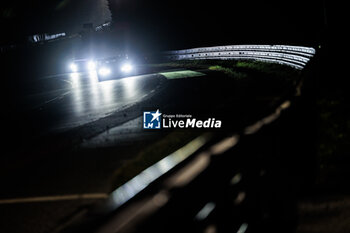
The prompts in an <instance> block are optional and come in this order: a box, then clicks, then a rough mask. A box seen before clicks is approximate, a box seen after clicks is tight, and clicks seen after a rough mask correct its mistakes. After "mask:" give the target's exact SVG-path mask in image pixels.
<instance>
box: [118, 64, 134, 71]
mask: <svg viewBox="0 0 350 233" xmlns="http://www.w3.org/2000/svg"><path fill="white" fill-rule="evenodd" d="M120 69H121V71H122V72H124V73H129V72H130V71H132V69H133V68H132V65H130V64H129V63H126V64H123V65H122V66H121V67H120Z"/></svg>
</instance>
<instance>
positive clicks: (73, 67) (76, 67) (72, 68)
mask: <svg viewBox="0 0 350 233" xmlns="http://www.w3.org/2000/svg"><path fill="white" fill-rule="evenodd" d="M69 68H70V70H71V71H73V72H77V71H78V66H77V65H76V64H75V63H70V64H69Z"/></svg>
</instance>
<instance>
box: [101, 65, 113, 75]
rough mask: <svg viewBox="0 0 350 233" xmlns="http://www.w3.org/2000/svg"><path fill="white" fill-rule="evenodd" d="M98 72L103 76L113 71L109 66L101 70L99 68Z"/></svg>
mask: <svg viewBox="0 0 350 233" xmlns="http://www.w3.org/2000/svg"><path fill="white" fill-rule="evenodd" d="M98 73H99V74H100V75H102V76H106V75H109V74H110V73H111V70H110V69H109V68H107V67H101V68H100V69H99V70H98Z"/></svg>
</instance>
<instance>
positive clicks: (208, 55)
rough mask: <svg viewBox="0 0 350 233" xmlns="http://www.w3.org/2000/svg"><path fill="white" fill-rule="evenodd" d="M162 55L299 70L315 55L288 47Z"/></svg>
mask: <svg viewBox="0 0 350 233" xmlns="http://www.w3.org/2000/svg"><path fill="white" fill-rule="evenodd" d="M163 55H164V56H165V57H166V58H167V59H169V60H200V59H219V60H228V59H235V60H255V61H263V62H272V63H278V64H281V65H288V66H291V67H293V68H295V69H299V70H301V69H303V68H304V66H305V65H306V64H307V63H308V62H309V60H310V58H312V57H313V56H314V55H315V49H314V48H311V47H303V46H289V45H227V46H214V47H202V48H193V49H182V50H174V51H167V52H164V53H163Z"/></svg>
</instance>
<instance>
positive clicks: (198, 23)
mask: <svg viewBox="0 0 350 233" xmlns="http://www.w3.org/2000/svg"><path fill="white" fill-rule="evenodd" d="M81 1H82V0H81ZM106 1H108V3H109V6H110V10H111V13H112V18H113V21H114V25H113V28H114V29H115V31H116V32H117V33H118V35H119V36H120V37H123V38H125V41H128V43H131V44H132V43H138V44H140V46H154V47H155V48H159V49H177V48H188V47H196V46H211V45H223V44H244V43H259V44H283V43H284V44H291V45H293V44H297V45H311V46H317V45H318V44H320V43H321V41H322V35H323V33H324V28H325V21H327V22H328V24H329V25H331V26H332V25H334V24H335V23H334V22H333V19H334V18H335V17H334V16H336V15H337V13H336V11H334V10H333V9H332V7H333V6H330V3H329V1H316V0H310V1H303V0H295V1H270V0H267V1H224V0H216V1H199V0H192V1H190V0H177V1H164V0H152V1H151V0H106ZM77 2H79V1H72V0H65V1H58V0H51V1H42V0H34V1H22V2H21V1H16V2H15V3H13V2H10V1H8V2H4V3H2V5H1V27H2V29H3V32H5V33H3V34H4V35H5V36H4V37H3V38H2V40H4V38H15V37H19V36H23V35H31V34H35V33H39V32H50V31H51V32H54V31H55V28H53V26H52V25H55V24H52V23H51V24H50V21H52V20H55V18H56V16H57V15H64V14H73V15H75V16H76V17H78V16H79V15H83V14H82V11H83V10H82V9H81V8H79V7H75V8H71V9H70V10H67V12H65V11H66V9H68V8H69V6H70V5H72V4H73V3H74V4H75V3H77ZM84 2H86V3H87V1H84ZM61 3H65V4H61ZM60 4H61V5H60ZM333 5H334V4H333ZM58 6H59V7H58ZM325 7H326V9H327V10H326V12H327V14H326V15H327V20H325V17H324V16H325V14H324V12H325V10H324V9H325ZM11 9H12V10H11ZM13 9H14V10H13ZM72 9H73V10H72ZM64 12H65V13H64ZM73 20H74V19H73V18H72V17H67V18H66V20H63V21H60V22H59V26H60V30H61V28H62V29H64V27H66V29H67V31H69V30H70V28H69V27H70V25H71V24H72V21H73ZM57 25H58V24H57Z"/></svg>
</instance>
